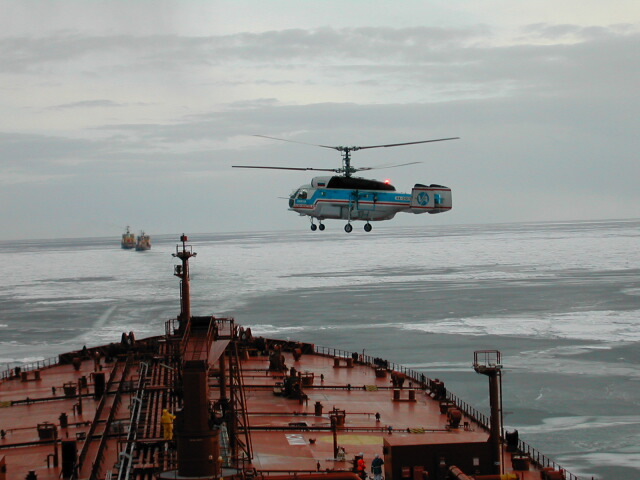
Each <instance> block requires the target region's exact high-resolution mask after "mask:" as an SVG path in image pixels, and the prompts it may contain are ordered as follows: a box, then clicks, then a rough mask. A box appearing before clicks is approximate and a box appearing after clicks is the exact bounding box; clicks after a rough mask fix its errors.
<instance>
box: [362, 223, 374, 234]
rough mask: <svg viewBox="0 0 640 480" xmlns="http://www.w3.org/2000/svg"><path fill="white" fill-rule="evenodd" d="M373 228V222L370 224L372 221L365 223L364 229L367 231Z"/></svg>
mask: <svg viewBox="0 0 640 480" xmlns="http://www.w3.org/2000/svg"><path fill="white" fill-rule="evenodd" d="M372 228H373V227H372V226H371V224H370V223H365V224H364V231H365V232H370V231H371V229H372Z"/></svg>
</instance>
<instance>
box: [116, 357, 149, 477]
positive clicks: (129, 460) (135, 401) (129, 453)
mask: <svg viewBox="0 0 640 480" xmlns="http://www.w3.org/2000/svg"><path fill="white" fill-rule="evenodd" d="M148 369H149V364H147V363H146V362H140V370H139V372H138V374H139V379H138V387H137V388H136V394H135V396H134V397H133V398H132V399H131V400H132V406H131V420H130V421H129V433H128V434H127V443H126V446H125V449H124V451H122V452H120V468H119V469H118V480H128V479H129V475H131V470H132V469H131V467H132V466H133V450H134V447H135V441H136V438H137V434H138V423H139V422H140V412H141V411H142V397H143V396H144V384H145V379H146V376H147V371H148Z"/></svg>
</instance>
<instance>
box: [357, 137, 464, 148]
mask: <svg viewBox="0 0 640 480" xmlns="http://www.w3.org/2000/svg"><path fill="white" fill-rule="evenodd" d="M459 138H460V137H451V138H436V139H435V140H421V141H419V142H405V143H389V144H387V145H369V146H367V147H355V148H357V149H359V150H364V149H365V148H381V147H384V148H386V147H400V146H402V145H415V144H416V143H431V142H444V141H445V140H458V139H459Z"/></svg>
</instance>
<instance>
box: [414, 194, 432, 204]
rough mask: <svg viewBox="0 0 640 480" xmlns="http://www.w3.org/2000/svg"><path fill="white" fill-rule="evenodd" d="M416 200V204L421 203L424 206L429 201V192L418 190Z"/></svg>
mask: <svg viewBox="0 0 640 480" xmlns="http://www.w3.org/2000/svg"><path fill="white" fill-rule="evenodd" d="M416 202H418V205H422V206H423V207H424V206H425V205H427V204H428V203H429V194H428V193H427V192H420V193H419V194H418V196H417V197H416Z"/></svg>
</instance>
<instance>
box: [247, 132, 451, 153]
mask: <svg viewBox="0 0 640 480" xmlns="http://www.w3.org/2000/svg"><path fill="white" fill-rule="evenodd" d="M253 136H254V137H262V138H270V139H271V140H279V141H281V142H289V143H299V144H300V145H310V146H312V147H322V148H331V149H333V150H338V151H339V152H345V151H349V152H351V151H353V152H355V151H356V150H364V149H367V148H383V147H384V148H386V147H400V146H402V145H415V144H417V143H431V142H444V141H445V140H458V139H459V138H460V137H451V138H436V139H435V140H421V141H419V142H405V143H389V144H387V145H369V146H366V147H342V146H332V145H319V144H317V143H307V142H298V141H296V140H285V139H284V138H277V137H269V136H267V135H253Z"/></svg>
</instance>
